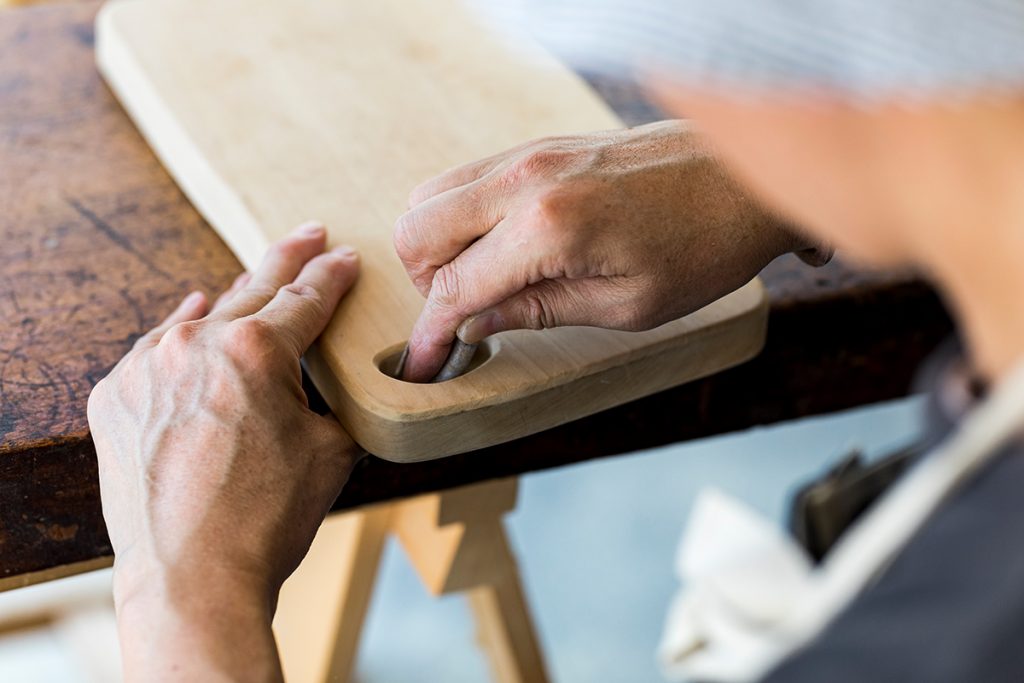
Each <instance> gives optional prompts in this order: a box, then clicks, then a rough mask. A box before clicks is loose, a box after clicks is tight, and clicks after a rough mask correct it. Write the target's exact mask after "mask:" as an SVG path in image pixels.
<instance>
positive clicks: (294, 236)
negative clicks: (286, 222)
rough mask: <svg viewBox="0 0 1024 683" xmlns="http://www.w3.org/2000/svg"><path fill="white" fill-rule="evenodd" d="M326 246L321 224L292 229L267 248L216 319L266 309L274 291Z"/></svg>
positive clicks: (234, 316) (238, 316) (237, 316)
mask: <svg viewBox="0 0 1024 683" xmlns="http://www.w3.org/2000/svg"><path fill="white" fill-rule="evenodd" d="M326 242H327V229H326V228H324V226H323V224H321V223H317V222H315V221H311V222H309V223H303V224H302V225H300V226H299V227H297V228H295V229H294V230H293V231H292V232H291V233H289V235H288V236H287V237H285V238H284V239H282V240H279V241H278V242H275V243H274V244H273V245H271V247H270V249H268V250H267V254H266V256H264V257H263V262H262V263H260V265H259V267H258V268H257V269H256V270H255V271H254V272H253V274H252V278H251V279H250V280H249V284H247V285H246V286H245V287H243V288H242V290H241V291H240V292H238V294H236V295H235V296H234V297H233V298H232V300H231V301H230V302H229V303H227V304H225V305H224V307H223V308H222V309H221V310H219V311H218V312H217V314H218V316H222V317H226V318H241V317H243V316H246V315H251V314H253V313H255V312H256V311H258V310H260V309H261V308H263V307H264V306H266V305H267V302H268V301H270V300H271V299H273V298H274V295H275V294H276V293H277V290H278V289H280V288H281V287H282V286H284V285H286V284H288V283H289V282H291V281H293V280H294V279H295V277H296V276H297V275H298V274H299V271H300V270H302V267H303V266H304V265H306V263H307V262H308V261H309V260H310V259H311V258H313V257H314V256H316V255H317V254H321V253H323V250H324V246H325V244H326Z"/></svg>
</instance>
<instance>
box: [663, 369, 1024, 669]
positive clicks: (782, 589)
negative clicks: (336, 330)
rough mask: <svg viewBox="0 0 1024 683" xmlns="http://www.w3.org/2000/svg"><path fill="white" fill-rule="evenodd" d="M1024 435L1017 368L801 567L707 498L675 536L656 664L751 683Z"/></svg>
mask: <svg viewBox="0 0 1024 683" xmlns="http://www.w3.org/2000/svg"><path fill="white" fill-rule="evenodd" d="M1022 427H1024V365H1022V366H1020V367H1018V368H1017V369H1016V370H1015V371H1014V372H1012V373H1011V374H1010V375H1009V376H1008V377H1007V378H1006V379H1004V380H1003V381H1002V382H1001V383H1000V385H999V386H998V387H997V388H996V390H995V392H994V393H993V394H992V395H991V397H990V398H989V399H987V400H986V401H984V402H983V403H982V404H981V405H980V406H979V407H978V408H977V409H976V410H975V411H974V412H973V413H971V414H970V415H969V416H968V417H967V418H966V419H965V420H964V421H963V423H962V424H961V425H960V427H959V428H958V429H957V430H956V431H955V432H954V433H953V435H952V436H951V437H950V438H949V439H947V441H946V442H945V443H943V444H942V445H940V446H939V447H938V448H937V449H936V450H935V451H934V452H932V453H930V454H929V455H927V456H926V457H925V458H923V459H922V461H921V462H920V463H919V464H918V465H916V466H915V467H914V468H913V469H912V470H911V471H910V472H908V473H907V474H906V475H905V476H904V477H903V479H901V480H900V481H899V482H898V483H897V484H896V485H895V486H894V488H893V489H891V490H890V491H889V492H887V493H886V494H885V495H884V496H883V497H882V498H881V499H880V500H879V501H878V502H877V503H876V504H875V505H874V506H873V507H872V508H870V509H869V510H868V511H867V512H866V513H865V514H864V515H863V516H862V517H861V518H860V520H858V522H857V523H855V524H854V526H853V527H851V529H850V530H849V531H847V533H846V534H845V535H844V536H843V537H842V538H841V539H840V540H839V542H838V543H837V545H836V546H835V547H834V548H833V549H832V550H831V552H830V553H829V554H828V555H827V556H826V558H825V560H824V562H822V564H820V565H817V566H812V565H811V562H810V560H809V558H808V557H807V556H806V555H805V554H804V552H803V550H802V549H801V548H799V547H798V546H797V544H796V543H795V542H794V541H792V540H791V539H789V538H788V537H786V536H785V535H784V534H783V532H782V531H781V530H779V529H778V528H777V527H775V526H774V525H773V524H771V523H770V522H767V521H765V520H762V519H759V518H758V516H757V514H756V513H754V512H752V511H750V510H748V509H746V508H745V507H744V506H742V505H741V504H740V503H737V502H735V501H731V500H729V499H728V498H726V497H725V496H723V495H722V494H719V493H716V492H707V493H705V494H703V495H702V496H701V497H700V498H699V500H698V503H697V506H696V509H695V511H694V514H693V516H692V518H691V521H690V523H689V525H688V528H687V530H686V533H685V535H684V538H683V541H682V544H681V547H680V551H679V556H678V558H677V564H676V569H677V572H678V574H679V577H680V579H681V580H682V581H683V584H684V585H683V588H682V590H681V591H680V593H679V595H678V596H677V597H676V598H675V600H674V602H673V604H672V606H671V609H670V611H669V615H668V619H667V621H666V625H665V631H664V636H663V640H662V643H661V647H660V648H659V653H658V654H659V660H660V662H661V665H662V668H663V671H664V672H665V674H666V676H667V677H668V678H670V679H672V680H690V679H694V678H697V679H700V680H713V681H728V682H730V683H732V682H739V681H752V680H756V679H758V678H760V677H762V676H763V675H764V674H766V673H767V672H768V671H769V670H770V669H771V668H772V667H773V666H775V665H776V664H777V663H778V662H780V661H781V660H782V659H783V658H785V657H786V656H788V655H789V654H791V653H793V652H794V651H795V650H797V649H798V648H800V647H801V646H802V645H804V644H806V643H807V642H809V641H810V640H811V639H813V638H814V637H815V636H817V635H818V634H819V633H820V632H821V631H822V630H823V629H824V627H825V626H827V625H828V623H829V622H830V621H831V620H832V619H833V618H834V617H835V616H837V615H838V614H839V613H840V612H841V611H842V610H843V609H844V608H845V607H846V606H847V605H848V604H849V603H850V602H851V601H852V600H853V599H854V598H855V597H856V596H857V594H858V593H859V592H860V591H861V590H863V588H864V587H865V586H867V585H868V584H869V583H870V582H871V580H872V579H873V578H874V577H876V576H878V574H879V573H881V572H882V571H883V570H884V569H885V567H886V566H887V565H888V563H889V562H890V561H891V560H892V559H893V557H895V555H896V554H897V553H898V552H899V551H900V550H901V549H902V548H903V546H904V545H905V544H906V543H907V541H909V540H910V538H911V537H912V536H913V535H914V533H915V532H916V531H917V530H918V529H919V528H920V527H921V525H922V524H923V523H924V522H925V521H926V520H927V519H928V517H929V516H930V515H931V513H932V512H933V511H934V510H935V509H936V508H937V507H938V506H939V505H940V504H941V503H942V501H943V500H945V498H946V497H947V496H948V495H949V494H950V493H951V492H952V491H953V490H954V489H955V488H956V487H957V486H959V485H960V484H961V483H963V482H964V481H966V480H967V479H968V478H969V477H970V476H971V474H973V473H974V472H975V471H976V470H977V469H978V468H980V467H981V466H982V465H984V464H986V463H987V462H988V461H989V460H990V459H991V458H992V457H993V456H995V455H996V454H997V453H998V452H999V450H1000V448H1002V447H1003V446H1005V445H1006V444H1008V443H1009V442H1010V441H1011V440H1012V439H1014V438H1019V436H1020V433H1021V429H1022Z"/></svg>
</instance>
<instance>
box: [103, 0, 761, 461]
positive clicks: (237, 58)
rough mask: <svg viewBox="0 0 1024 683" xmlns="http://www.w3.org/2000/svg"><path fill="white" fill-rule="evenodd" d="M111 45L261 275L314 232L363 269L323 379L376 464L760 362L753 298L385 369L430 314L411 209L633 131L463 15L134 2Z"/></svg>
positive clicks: (436, 2) (402, 5) (107, 43)
mask: <svg viewBox="0 0 1024 683" xmlns="http://www.w3.org/2000/svg"><path fill="white" fill-rule="evenodd" d="M97 29H98V35H97V41H98V42H97V58H98V62H99V66H100V69H101V71H102V73H103V74H104V76H105V77H106V79H107V82H108V83H109V84H110V86H111V87H112V88H113V90H114V92H115V93H116V94H117V96H118V97H119V98H120V100H121V102H122V103H123V104H124V106H125V108H126V109H127V110H128V112H129V114H130V115H131V116H132V117H133V118H134V120H135V122H136V124H137V125H138V126H139V128H140V130H141V131H142V133H143V134H144V135H145V136H146V138H147V139H148V141H149V143H150V144H151V145H152V147H153V149H154V150H155V151H156V153H157V154H158V155H159V157H160V158H161V160H162V161H163V163H164V164H165V165H166V167H167V168H168V170H169V171H170V172H171V174H172V175H173V176H174V178H175V179H176V180H177V182H178V183H179V184H180V185H181V187H182V189H183V190H184V191H185V193H186V194H187V195H188V197H189V198H190V199H191V201H192V202H193V203H194V204H195V206H196V207H197V208H198V209H199V211H200V212H202V214H203V215H204V216H205V217H206V218H207V220H208V221H209V222H210V223H211V225H213V226H214V228H215V229H216V230H217V231H218V232H219V233H220V235H221V236H222V237H223V238H224V240H225V241H226V242H227V244H228V245H229V246H230V247H231V249H233V250H234V252H235V253H236V254H237V255H238V257H239V259H240V260H241V261H242V262H243V263H244V264H245V265H246V267H247V268H252V267H253V266H255V265H256V264H257V263H258V261H259V260H260V257H261V256H262V254H263V252H264V250H265V249H266V248H267V245H268V244H269V243H270V242H272V241H274V240H276V239H277V238H279V237H281V236H282V235H284V234H285V233H286V232H287V231H288V230H289V229H290V228H291V227H292V226H294V225H296V224H298V223H300V222H303V221H305V220H307V219H319V220H322V221H324V222H325V223H326V224H327V225H328V227H329V230H330V235H331V242H332V243H340V242H345V243H348V244H353V245H355V246H356V247H357V248H358V249H359V250H360V252H361V254H362V263H363V270H362V274H361V276H360V279H359V281H358V283H357V284H356V286H355V287H354V289H353V290H352V292H351V293H350V294H349V295H348V296H347V297H346V299H345V300H344V301H343V302H342V305H341V306H340V308H339V309H338V311H337V314H336V315H335V316H334V319H333V321H332V322H331V324H330V326H329V327H328V329H327V331H326V332H325V333H324V335H323V336H322V337H321V339H320V341H319V343H318V345H317V346H316V347H314V349H312V350H311V351H310V353H309V354H308V356H307V363H308V367H309V370H310V373H311V375H312V376H313V379H314V381H315V382H316V384H317V386H318V388H319V389H320V390H321V392H323V394H324V396H325V397H326V398H327V400H328V402H329V403H330V405H331V407H332V409H333V410H334V412H335V413H336V414H337V416H338V418H339V419H340V420H341V422H342V424H343V425H344V426H345V427H346V428H347V429H348V430H349V432H350V433H351V434H352V435H353V437H354V438H355V439H356V441H358V442H359V443H360V444H361V445H362V446H363V447H364V448H366V449H367V450H369V451H370V452H372V453H374V454H376V455H379V456H381V457H384V458H387V459H390V460H395V461H415V460H424V459H429V458H437V457H441V456H444V455H449V454H452V453H457V452H463V451H468V450H471V449H476V448H481V447H483V446H487V445H491V444H495V443H498V442H501V441H506V440H509V439H514V438H517V437H520V436H525V435H527V434H530V433H533V432H536V431H540V430H542V429H546V428H550V427H553V426H555V425H558V424H561V423H564V422H567V421H569V420H573V419H576V418H579V417H582V416H584V415H588V414H590V413H594V412H596V411H599V410H602V409H605V408H609V407H611V406H614V405H617V404H620V403H624V402H626V401H630V400H633V399H636V398H639V397H641V396H644V395H647V394H650V393H653V392H656V391H659V390H663V389H666V388H668V387H670V386H673V385H676V384H680V383H682V382H686V381H688V380H692V379H695V378H697V377H701V376H705V375H708V374H710V373H713V372H716V371H718V370H721V369H723V368H726V367H729V366H731V365H735V364H737V363H739V362H741V361H743V360H746V359H748V358H750V357H751V356H753V355H754V354H756V353H757V351H759V350H760V347H761V345H762V343H763V339H764V332H765V319H766V315H767V306H766V301H765V295H764V291H763V289H762V287H761V285H760V283H759V282H758V281H756V280H755V281H754V282H752V283H750V284H749V285H747V286H746V287H744V288H742V289H740V290H739V291H737V292H735V293H733V294H731V295H730V296H727V297H725V298H724V299H722V300H720V301H718V302H716V303H714V304H712V305H710V306H708V307H706V308H704V309H703V310H701V311H698V312H696V313H694V314H692V315H690V316H687V317H685V318H683V319H681V320H677V321H675V322H672V323H669V324H667V325H664V326H662V327H660V328H658V329H656V330H653V331H650V332H644V333H628V332H615V331H607V330H598V329H593V328H563V329H558V330H551V331H545V332H530V331H517V332H508V333H505V334H502V335H498V336H496V337H495V338H492V339H490V340H487V341H486V342H485V343H484V344H483V345H482V351H481V353H482V356H483V357H486V360H485V361H484V362H483V363H482V364H481V365H480V366H479V367H477V368H476V369H475V370H472V371H471V372H469V373H468V374H466V375H464V376H462V377H460V378H458V379H455V380H452V381H449V382H445V383H442V384H434V385H414V384H408V383H405V382H401V381H398V380H395V379H392V378H391V377H389V376H387V375H385V374H384V373H383V372H381V370H380V369H379V366H380V365H381V363H383V362H384V361H386V360H387V359H389V358H392V357H394V356H395V355H396V354H397V353H398V352H399V351H400V350H401V348H402V347H403V345H404V343H405V341H406V339H407V338H408V335H409V333H410V331H411V329H412V325H413V322H414V321H415V319H416V317H417V315H418V314H419V312H420V310H421V308H422V307H423V299H422V298H421V296H420V295H419V293H418V292H417V291H416V289H415V288H414V287H413V286H412V284H411V283H410V282H409V280H408V278H407V276H406V275H405V271H404V269H403V268H402V265H401V263H400V262H399V260H398V258H397V257H396V256H395V254H394V250H393V247H392V241H391V232H392V226H393V225H394V222H395V219H396V218H397V217H398V216H399V215H401V213H402V212H403V210H404V209H405V206H406V198H407V196H408V193H409V190H410V189H411V188H412V187H414V186H415V185H416V184H418V183H419V182H421V181H423V180H425V179H427V178H429V177H431V176H433V175H435V174H437V173H439V172H440V171H443V170H444V169H446V168H449V167H452V166H455V165H458V164H462V163H465V162H468V161H472V160H475V159H477V158H480V157H483V156H486V155H489V154H493V153H495V152H498V151H501V150H503V149H506V148H508V147H511V146H514V145H517V144H520V143H522V142H524V141H526V140H528V139H530V138H535V137H539V136H544V135H552V134H559V133H569V132H580V131H587V130H597V129H607V128H613V127H619V126H620V125H621V124H620V122H619V121H618V119H617V118H616V117H615V115H614V114H613V113H612V112H611V111H609V109H608V108H607V107H606V106H605V105H604V104H603V103H602V102H601V101H600V100H599V99H598V97H597V96H596V95H595V94H594V93H593V92H592V91H591V90H590V89H589V88H588V87H587V86H586V85H585V84H584V83H583V82H582V81H581V80H580V79H579V78H578V77H577V76H575V75H574V74H573V73H571V72H570V71H569V70H568V69H566V68H565V67H564V66H562V65H561V64H559V63H557V62H556V61H555V60H554V59H552V58H551V57H550V56H547V55H545V54H543V53H542V52H541V51H539V50H537V49H534V50H533V51H531V52H530V53H529V55H530V56H529V57H528V58H527V57H526V56H525V55H526V53H523V52H520V51H519V50H512V49H509V48H508V46H507V45H506V44H504V43H503V42H502V41H501V40H500V39H498V38H496V37H495V36H494V35H493V34H492V33H490V32H489V31H488V29H487V28H485V27H484V26H483V25H482V24H480V23H478V20H477V17H476V16H475V15H474V14H473V13H472V11H470V10H468V9H467V8H465V7H464V6H463V5H462V3H461V2H460V0H291V1H288V2H284V1H282V0H117V1H115V2H110V3H109V4H108V5H107V6H106V7H105V8H104V9H103V11H102V13H101V14H100V17H99V19H98V26H97ZM679 419H680V420H686V419H695V417H694V416H689V415H680V416H679Z"/></svg>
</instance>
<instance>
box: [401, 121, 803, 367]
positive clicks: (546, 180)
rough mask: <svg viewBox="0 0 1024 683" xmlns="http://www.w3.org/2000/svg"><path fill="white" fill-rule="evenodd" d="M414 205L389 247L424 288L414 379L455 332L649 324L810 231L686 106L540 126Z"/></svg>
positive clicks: (707, 297)
mask: <svg viewBox="0 0 1024 683" xmlns="http://www.w3.org/2000/svg"><path fill="white" fill-rule="evenodd" d="M409 206H410V208H409V211H408V212H407V213H406V214H404V215H403V216H402V217H401V218H400V219H399V220H398V223H397V225H396V229H395V247H396V249H397V252H398V256H399V257H400V258H401V260H402V263H403V264H404V265H405V268H406V271H407V272H408V274H409V276H410V277H411V278H412V281H413V283H414V284H415V285H416V287H417V288H418V289H419V291H420V293H421V294H423V296H425V297H426V299H427V301H426V306H425V307H424V310H423V313H422V314H421V316H420V318H419V320H418V321H417V323H416V325H415V327H414V329H413V333H412V337H411V339H410V341H409V356H408V358H407V360H406V365H405V373H404V379H407V380H410V381H427V380H429V379H430V378H431V377H433V375H434V374H435V373H436V371H437V370H438V368H440V366H441V365H442V364H443V362H444V360H445V358H446V357H447V354H448V351H449V348H450V346H451V344H452V342H453V341H454V339H455V336H456V332H458V336H459V337H460V338H461V339H462V340H463V341H466V342H469V343H475V342H478V341H480V340H481V339H483V338H484V337H487V336H489V335H491V334H494V333H496V332H501V331H504V330H511V329H519V328H530V329H542V328H549V327H557V326H562V325H590V326H597V327H605V328H613V329H622V330H644V329H650V328H653V327H656V326H658V325H660V324H662V323H665V322H668V321H669V320H674V319H675V318H678V317H680V316H682V315H685V314H687V313H690V312H692V311H695V310H697V309H698V308H701V307H702V306H704V305H706V304H708V303H710V302H712V301H714V300H715V299H717V298H719V297H721V296H724V295H725V294H727V293H729V292H731V291H733V290H734V289H737V288H738V287H740V286H742V285H743V284H745V283H746V282H748V281H749V280H750V279H751V278H753V277H754V276H755V275H756V274H757V273H758V272H759V271H760V270H761V268H763V267H764V266H765V265H766V264H767V263H768V262H769V261H771V260H772V259H774V258H775V257H777V256H779V255H781V254H783V253H785V252H787V251H792V250H796V249H799V248H802V247H803V246H805V245H804V243H803V242H802V241H801V238H800V237H798V236H797V235H795V234H794V233H793V232H792V231H791V230H789V229H788V228H787V227H785V226H784V225H783V224H782V223H781V221H779V220H778V219H776V218H774V217H772V216H770V215H769V214H768V213H767V212H766V211H765V210H764V209H763V208H761V207H760V206H758V205H757V204H755V203H754V201H753V200H751V199H750V198H748V197H747V195H746V194H745V193H744V192H743V191H742V190H741V189H740V188H739V187H738V186H737V185H736V184H735V183H734V182H733V181H732V180H731V179H730V178H729V177H728V176H727V175H726V173H725V172H724V171H723V170H722V168H721V167H720V166H719V164H718V163H717V162H716V161H715V160H714V158H713V157H712V155H711V153H710V151H709V150H708V149H707V148H706V146H705V145H704V144H703V143H702V142H701V140H700V139H699V137H698V136H697V135H696V134H695V133H694V132H693V131H692V130H691V128H690V127H689V125H688V124H686V123H685V122H682V121H665V122H661V123H655V124H651V125H647V126H642V127H638V128H633V129H627V130H615V131H606V132H599V133H591V134H586V135H577V136H568V137H557V138H546V139H542V140H537V141H533V142H530V143H527V144H525V145H523V146H521V147H517V148H515V149H512V150H510V151H508V152H504V153H502V154H498V155H496V156H493V157H490V158H487V159H484V160H482V161H478V162H475V163H472V164H469V165H466V166H462V167H459V168H455V169H453V170H450V171H447V172H446V173H443V174H442V175H440V176H438V177H437V178H434V179H433V180H430V181H428V182H426V183H424V184H422V185H420V186H419V187H417V188H416V189H415V190H413V192H412V195H411V196H410V200H409Z"/></svg>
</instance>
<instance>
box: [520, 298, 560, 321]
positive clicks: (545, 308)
mask: <svg viewBox="0 0 1024 683" xmlns="http://www.w3.org/2000/svg"><path fill="white" fill-rule="evenodd" d="M523 313H524V320H523V322H524V323H525V325H526V327H527V328H529V329H531V330H546V329H550V328H552V327H556V326H557V324H558V323H557V321H556V320H555V315H554V311H553V310H552V308H551V305H550V302H549V301H548V299H547V297H544V296H542V295H540V294H538V293H529V294H527V295H526V296H525V299H524V301H523Z"/></svg>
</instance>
